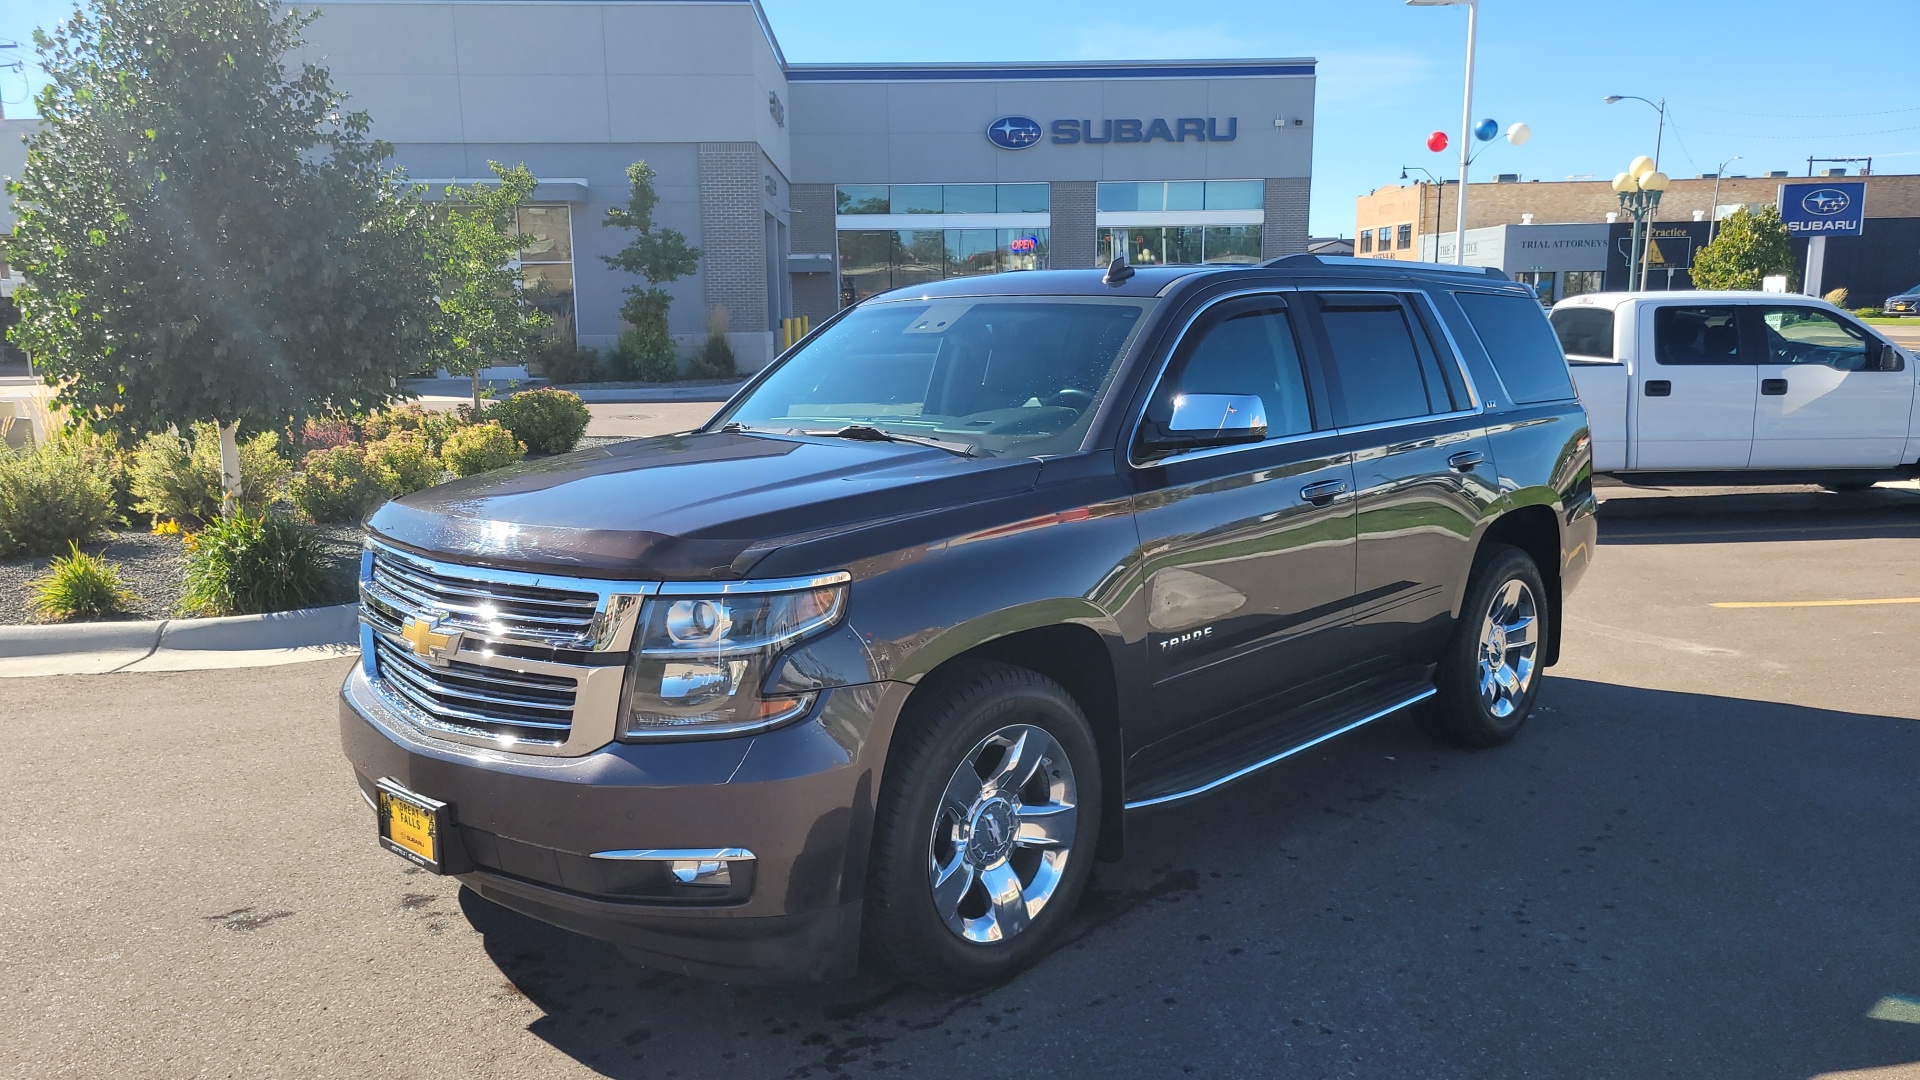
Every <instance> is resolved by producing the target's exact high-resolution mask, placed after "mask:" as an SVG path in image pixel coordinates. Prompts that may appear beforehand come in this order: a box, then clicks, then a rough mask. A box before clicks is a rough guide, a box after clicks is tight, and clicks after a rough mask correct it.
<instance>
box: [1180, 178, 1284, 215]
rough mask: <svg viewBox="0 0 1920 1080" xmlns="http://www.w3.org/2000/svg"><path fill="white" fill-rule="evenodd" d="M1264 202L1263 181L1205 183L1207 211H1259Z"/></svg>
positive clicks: (1265, 198) (1264, 182)
mask: <svg viewBox="0 0 1920 1080" xmlns="http://www.w3.org/2000/svg"><path fill="white" fill-rule="evenodd" d="M1266 201H1267V184H1266V181H1264V180H1209V181H1207V209H1209V210H1259V209H1262V208H1263V207H1264V206H1265V205H1266ZM1169 209H1171V208H1169Z"/></svg>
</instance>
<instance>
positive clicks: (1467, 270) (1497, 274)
mask: <svg viewBox="0 0 1920 1080" xmlns="http://www.w3.org/2000/svg"><path fill="white" fill-rule="evenodd" d="M1260 265H1261V266H1275V267H1304V266H1334V267H1337V266H1351V267H1366V268H1368V269H1372V270H1385V269H1388V268H1392V269H1396V270H1424V271H1428V272H1433V271H1438V272H1440V273H1443V274H1473V275H1476V276H1478V277H1485V278H1492V279H1493V280H1495V281H1512V280H1513V279H1512V278H1510V277H1508V276H1507V274H1506V271H1504V270H1502V269H1500V268H1499V267H1497V266H1456V265H1454V264H1453V263H1434V262H1415V261H1412V260H1408V259H1362V258H1359V257H1357V256H1353V255H1312V254H1308V253H1306V252H1301V253H1300V254H1297V255H1282V256H1280V257H1279V258H1277V259H1268V260H1267V261H1265V262H1263V263H1261V264H1260Z"/></svg>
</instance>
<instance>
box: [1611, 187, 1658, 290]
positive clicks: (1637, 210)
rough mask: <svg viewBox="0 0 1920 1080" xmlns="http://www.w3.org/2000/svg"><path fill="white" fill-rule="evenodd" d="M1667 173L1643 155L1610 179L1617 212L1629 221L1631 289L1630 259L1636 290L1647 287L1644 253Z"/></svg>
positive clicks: (1649, 243) (1630, 276)
mask: <svg viewBox="0 0 1920 1080" xmlns="http://www.w3.org/2000/svg"><path fill="white" fill-rule="evenodd" d="M1667 183H1668V179H1667V174H1666V173H1663V172H1661V171H1660V170H1658V169H1656V168H1654V166H1653V159H1652V158H1650V157H1647V156H1646V155H1644V154H1643V155H1641V156H1640V157H1637V158H1634V159H1633V162H1632V163H1631V164H1629V165H1628V166H1627V171H1626V172H1623V173H1621V174H1619V175H1618V176H1615V177H1614V178H1613V190H1614V193H1615V194H1617V195H1619V196H1620V210H1621V212H1622V213H1625V214H1628V215H1630V216H1631V217H1632V218H1633V240H1632V242H1631V243H1630V244H1629V245H1628V251H1629V258H1628V260H1627V285H1628V287H1629V288H1632V287H1633V271H1634V260H1635V259H1637V260H1638V261H1639V267H1640V289H1641V291H1642V292H1644V291H1646V288H1647V276H1648V274H1649V272H1650V270H1651V267H1650V265H1649V261H1648V258H1647V256H1648V254H1649V253H1650V251H1651V250H1652V248H1653V225H1652V222H1653V215H1654V211H1656V210H1658V209H1659V207H1660V196H1661V194H1663V193H1664V192H1665V191H1666V190H1667Z"/></svg>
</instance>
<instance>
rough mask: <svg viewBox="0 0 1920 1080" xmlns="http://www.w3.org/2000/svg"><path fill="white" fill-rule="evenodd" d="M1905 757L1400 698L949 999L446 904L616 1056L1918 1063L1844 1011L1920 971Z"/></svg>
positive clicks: (1842, 731) (1776, 713) (1132, 1062)
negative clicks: (706, 957)
mask: <svg viewBox="0 0 1920 1080" xmlns="http://www.w3.org/2000/svg"><path fill="white" fill-rule="evenodd" d="M1915 775H1920V722H1917V721H1915V720H1912V719H1903V718H1897V717H1888V716H1873V715H1865V714H1856V713H1847V712H1839V711H1832V710H1821V709H1814V708H1807V707H1803V706H1798V705H1788V704H1781V703H1776V702H1764V701H1751V700H1742V699H1738V698H1729V697H1718V696H1713V695H1705V694H1687V693H1676V692H1669V691H1657V690H1648V689H1642V688H1635V687H1623V686H1614V685H1608V684H1603V683H1597V682H1589V681H1585V680H1576V679H1561V678H1549V679H1548V680H1547V683H1546V685H1545V686H1544V687H1543V690H1542V698H1541V704H1540V709H1539V711H1538V712H1537V713H1536V714H1535V716H1534V718H1533V719H1532V720H1531V721H1530V723H1529V725H1528V728H1527V729H1526V730H1525V731H1524V732H1522V734H1521V736H1520V738H1518V739H1517V740H1515V741H1514V742H1513V743H1510V744H1508V745H1507V746H1504V747H1500V748H1497V749H1494V750H1489V751H1479V752H1463V751H1458V750H1453V749H1448V748H1444V747H1441V746H1438V745H1436V744H1434V743H1433V742H1432V741H1431V740H1429V739H1427V738H1426V737H1425V735H1424V734H1423V732H1422V731H1421V729H1420V728H1419V726H1418V724H1417V723H1416V722H1415V721H1414V720H1413V719H1412V718H1411V717H1409V716H1408V715H1406V714H1401V715H1397V716H1394V717H1390V718H1388V719H1386V720H1383V721H1380V722H1379V723H1376V724H1373V725H1370V726H1369V727H1367V728H1364V729H1361V730H1360V731H1358V732H1355V733H1354V734H1352V735H1349V736H1346V737H1344V738H1342V739H1339V740H1335V741H1333V742H1331V743H1328V744H1325V745H1324V746H1321V747H1317V748H1315V749H1314V750H1312V751H1309V752H1307V753H1304V754H1301V755H1299V756H1297V757H1295V758H1293V759H1290V760H1288V761H1285V762H1282V763H1280V764H1279V765H1277V766H1275V767H1274V768H1272V769H1269V770H1267V771H1265V772H1263V773H1261V774H1258V775H1256V776H1255V777H1251V778H1249V779H1248V780H1246V781H1243V782H1241V783H1239V784H1236V785H1233V786H1232V787H1230V788H1227V789H1224V790H1223V791H1221V792H1219V793H1218V794H1215V795H1212V796H1209V797H1207V798H1203V799H1198V800H1195V801H1193V802H1192V803H1187V804H1176V805H1173V806H1170V807H1167V808H1164V809H1158V810H1154V811H1149V812H1144V813H1140V814H1137V815H1135V816H1134V817H1131V818H1129V821H1128V828H1129V833H1128V851H1127V856H1126V858H1125V859H1124V860H1122V861H1121V862H1119V863H1115V864H1103V865H1102V866H1100V867H1099V868H1098V870H1097V872H1096V874H1095V876H1094V879H1093V885H1092V887H1091V888H1090V890H1089V893H1088V895H1087V897H1086V898H1085V901H1084V902H1083V905H1082V907H1081V909H1080V911H1079V912H1078V913H1077V914H1076V916H1075V920H1074V922H1073V923H1072V924H1071V926H1070V927H1069V929H1068V932H1067V933H1066V934H1065V935H1064V940H1063V941H1062V942H1061V944H1060V946H1059V947H1058V948H1057V949H1055V950H1054V951H1053V952H1052V953H1051V954H1050V955H1049V956H1048V957H1046V958H1045V959H1043V960H1042V961H1041V962H1040V963H1039V964H1038V965H1036V966H1035V967H1034V968H1033V969H1031V970H1029V971H1028V972H1026V973H1023V974H1021V975H1019V976H1016V977H1015V978H1014V979H1013V980H1011V981H1010V982H1009V983H1007V984H1005V985H1003V986H1000V987H995V988H991V989H988V990H985V991H981V992H977V993H973V994H966V995H943V994H937V993H932V992H928V991H924V990H920V989H917V988H914V987H912V986H909V985H906V984H901V983H897V982H894V981H892V980H890V979H887V978H884V977H881V976H878V975H874V974H863V975H861V976H859V977H857V978H855V979H852V980H848V981H845V982H841V983H834V984H828V985H824V986H812V987H799V988H762V987H735V986H726V985H720V984H714V983H708V982H703V981H700V980H695V979H691V978H686V977H682V976H678V975H674V974H669V973H664V972H658V971H650V970H646V969H642V968H637V967H633V966H630V965H628V964H627V963H626V962H625V961H624V960H623V959H621V958H620V956H619V955H618V954H617V953H616V952H615V950H614V949H612V948H611V947H609V946H605V945H603V944H600V943H597V942H594V941H590V940H588V939H586V938H582V937H578V936H576V935H573V934H570V933H567V932H565V931H561V930H557V929H554V928H551V927H548V926H546V925H544V924H541V923H538V922H535V921H534V920H531V919H528V918H525V917H523V916H520V915H518V914H516V913H513V912H511V911H508V910H506V909H504V908H500V907H498V906H496V905H494V904H492V903H490V902H488V901H486V900H483V899H481V898H479V897H477V896H476V895H474V894H472V893H471V892H468V891H465V890H463V891H462V893H461V906H462V909H463V911H464V912H465V914H466V917H467V919H468V921H469V922H470V923H471V925H472V926H473V928H474V929H475V930H477V931H478V932H479V935H480V937H481V939H482V943H483V945H484V948H485V950H486V952H487V954H488V956H489V957H490V958H491V959H492V961H493V962H494V963H495V964H496V965H497V966H498V968H499V970H500V972H501V973H502V975H503V976H504V982H503V983H502V984H501V987H500V988H499V989H498V993H499V994H501V995H503V996H514V995H520V996H524V997H525V998H527V999H529V1000H530V1001H531V1003H532V1004H533V1005H534V1006H536V1007H538V1009H539V1010H540V1011H541V1013H542V1015H541V1016H540V1017H539V1018H538V1019H536V1020H535V1021H533V1023H532V1024H530V1025H529V1030H530V1031H531V1032H532V1033H533V1034H534V1035H536V1036H538V1037H539V1038H541V1039H543V1040H545V1041H546V1042H547V1043H548V1044H550V1045H551V1046H552V1047H553V1048H554V1049H556V1050H557V1051H559V1052H561V1053H563V1054H565V1055H567V1056H568V1057H570V1058H572V1059H574V1060H575V1061H577V1062H579V1063H581V1064H583V1065H585V1066H587V1067H589V1068H591V1069H593V1070H595V1071H597V1072H598V1073H600V1074H601V1075H604V1076H609V1077H618V1078H628V1077H632V1078H639V1077H648V1078H650V1080H652V1078H661V1077H696V1076H711V1075H740V1076H752V1077H796V1078H798V1077H818V1076H837V1075H847V1074H852V1073H856V1072H857V1073H859V1074H862V1075H864V1074H867V1073H869V1072H875V1071H883V1070H888V1071H893V1072H897V1073H905V1074H908V1075H913V1076H916V1077H919V1076H946V1075H955V1076H966V1077H969V1078H973V1080H977V1078H978V1077H980V1076H995V1075H1016V1074H1018V1073H1020V1072H1021V1071H1023V1066H1022V1060H1023V1059H1022V1057H1021V1056H1020V1055H1022V1054H1028V1053H1040V1057H1039V1058H1036V1059H1034V1060H1042V1059H1044V1060H1047V1061H1049V1062H1051V1064H1050V1065H1049V1066H1048V1068H1047V1070H1046V1071H1047V1073H1048V1075H1050V1076H1081V1075H1086V1076H1114V1075H1154V1076H1160V1075H1181V1074H1183V1073H1195V1074H1198V1075H1208V1074H1213V1075H1245V1074H1246V1072H1245V1069H1246V1068H1247V1067H1248V1066H1247V1062H1248V1061H1249V1060H1250V1059H1251V1060H1257V1061H1259V1062H1261V1063H1262V1068H1263V1069H1270V1070H1271V1071H1270V1072H1269V1074H1270V1075H1331V1074H1335V1073H1337V1074H1339V1075H1348V1074H1349V1073H1350V1072H1351V1070H1352V1069H1353V1068H1354V1064H1353V1062H1354V1061H1356V1060H1359V1059H1357V1058H1354V1057H1352V1054H1353V1053H1354V1051H1355V1048H1356V1046H1357V1047H1358V1048H1359V1049H1360V1050H1361V1051H1363V1052H1365V1053H1366V1054H1367V1055H1368V1056H1367V1057H1366V1060H1367V1061H1368V1062H1369V1064H1368V1066H1367V1067H1365V1068H1361V1069H1360V1070H1359V1072H1357V1073H1353V1074H1354V1075H1369V1076H1375V1077H1383V1076H1397V1075H1409V1076H1412V1075H1418V1076H1433V1077H1441V1076H1444V1077H1456V1076H1457V1077H1475V1078H1479V1080H1492V1078H1496V1077H1510V1076H1511V1077H1520V1076H1530V1075H1532V1076H1537V1075H1542V1068H1543V1062H1554V1061H1557V1062H1560V1063H1562V1065H1564V1066H1565V1068H1554V1069H1547V1070H1546V1072H1548V1073H1552V1074H1557V1075H1581V1076H1603V1075H1604V1076H1655V1075H1664V1076H1675V1075H1685V1076H1689V1077H1695V1078H1704V1077H1718V1076H1726V1077H1741V1078H1747V1077H1754V1076H1780V1077H1789V1076H1793V1077H1806V1076H1811V1075H1814V1074H1816V1073H1821V1072H1827V1071H1834V1070H1842V1069H1862V1068H1870V1067H1876V1066H1889V1065H1896V1064H1904V1063H1908V1062H1912V1061H1914V1060H1915V1059H1916V1058H1920V1027H1914V1026H1910V1025H1904V1024H1897V1023H1889V1022H1885V1021H1880V1020H1874V1019H1871V1018H1869V1017H1868V1016H1867V1015H1866V1014H1867V1011H1868V1010H1869V1009H1870V1008H1872V1007H1873V1005H1874V1002H1875V1001H1876V1000H1878V999H1880V998H1881V997H1883V996H1884V995H1889V994H1899V993H1902V992H1904V993H1908V994H1911V993H1914V992H1916V991H1920V984H1916V981H1917V980H1920V963H1917V962H1916V961H1920V949H1916V948H1915V946H1914V943H1913V940H1912V935H1911V933H1910V928H1911V925H1912V924H1911V919H1912V915H1913V908H1912V904H1911V902H1910V899H1909V897H1910V896H1911V892H1912V882H1913V881H1914V880H1915V879H1916V878H1917V877H1920V832H1916V830H1914V829H1912V827H1911V819H1912V813H1913V794H1914V787H1913V777H1914V776H1915ZM1902 979H1905V980H1907V982H1905V983H1902V982H1901V980H1902ZM1183 1010H1192V1011H1190V1012H1189V1011H1183ZM1015 1031H1020V1032H1021V1034H1020V1035H1018V1036H1017V1037H1015V1036H1012V1033H1013V1032H1015ZM1228 1032H1230V1033H1231V1036H1230V1037H1227V1036H1226V1035H1225V1033H1228ZM1626 1033H1632V1037H1630V1038H1629V1037H1623V1036H1625V1035H1626ZM1043 1045H1044V1046H1046V1047H1048V1049H1046V1050H1045V1051H1044V1052H1043V1053H1041V1052H1039V1051H1036V1050H1034V1047H1035V1046H1043ZM1001 1048H1005V1050H1006V1052H1008V1053H1011V1054H1012V1055H1013V1056H1009V1057H1005V1058H996V1057H994V1056H993V1055H994V1054H996V1053H999V1052H1001ZM1030 1067H1031V1065H1030V1064H1029V1065H1027V1066H1024V1068H1030Z"/></svg>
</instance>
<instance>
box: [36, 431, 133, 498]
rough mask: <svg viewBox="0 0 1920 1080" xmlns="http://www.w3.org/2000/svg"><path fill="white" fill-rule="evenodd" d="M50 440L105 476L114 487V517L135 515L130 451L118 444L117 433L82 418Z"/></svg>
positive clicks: (110, 485)
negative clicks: (90, 423) (128, 467)
mask: <svg viewBox="0 0 1920 1080" xmlns="http://www.w3.org/2000/svg"><path fill="white" fill-rule="evenodd" d="M49 441H50V442H54V443H58V444H61V445H63V446H65V447H67V448H68V449H69V450H72V451H73V452H74V453H76V454H78V455H80V457H81V459H82V460H84V461H86V462H87V464H88V466H89V467H90V468H92V469H93V470H94V471H95V472H97V473H99V474H100V476H101V477H102V478H103V479H105V480H106V482H107V485H108V486H109V487H110V488H112V489H113V509H114V516H115V517H116V518H121V519H126V518H131V517H133V516H135V515H134V508H133V489H132V488H131V486H129V478H128V474H127V466H128V461H129V458H130V457H131V455H130V454H128V453H127V451H126V449H125V448H124V447H122V446H121V445H120V436H118V435H116V434H114V433H113V432H112V431H108V430H101V429H96V428H94V427H92V426H91V425H89V424H87V423H86V422H85V421H81V422H79V423H77V424H75V425H73V426H72V427H69V428H66V429H64V430H62V431H59V432H57V433H55V435H54V436H53V438H52V439H51V440H49Z"/></svg>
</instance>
